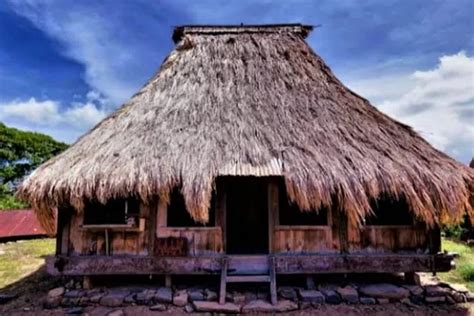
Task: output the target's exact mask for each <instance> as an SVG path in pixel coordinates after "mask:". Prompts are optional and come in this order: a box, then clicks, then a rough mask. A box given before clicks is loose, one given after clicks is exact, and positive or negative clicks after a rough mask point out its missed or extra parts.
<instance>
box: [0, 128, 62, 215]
mask: <svg viewBox="0 0 474 316" xmlns="http://www.w3.org/2000/svg"><path fill="white" fill-rule="evenodd" d="M67 147H68V145H67V144H64V143H61V142H58V141H55V140H54V139H53V138H51V137H50V136H47V135H44V134H40V133H33V132H25V131H20V130H18V129H15V128H11V127H7V126H6V125H5V124H3V123H0V209H11V208H18V207H24V206H26V205H25V204H24V203H23V202H21V201H19V200H17V199H16V198H15V197H14V191H15V189H16V187H17V185H18V184H19V183H20V182H21V181H22V180H23V179H24V178H25V176H27V175H28V174H29V173H30V172H31V171H33V170H34V169H35V168H37V167H38V166H39V165H40V164H42V163H43V162H45V161H46V160H48V159H50V158H51V157H53V156H55V155H57V154H59V153H60V152H62V151H63V150H65V149H66V148H67Z"/></svg>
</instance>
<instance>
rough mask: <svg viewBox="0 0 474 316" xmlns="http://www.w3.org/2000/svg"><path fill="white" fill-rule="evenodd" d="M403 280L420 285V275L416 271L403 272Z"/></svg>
mask: <svg viewBox="0 0 474 316" xmlns="http://www.w3.org/2000/svg"><path fill="white" fill-rule="evenodd" d="M404 277H405V282H406V283H408V284H412V285H421V279H420V275H419V274H418V273H416V272H405V273H404Z"/></svg>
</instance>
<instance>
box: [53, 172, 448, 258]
mask: <svg viewBox="0 0 474 316" xmlns="http://www.w3.org/2000/svg"><path fill="white" fill-rule="evenodd" d="M278 181H279V179H278V178H269V185H268V199H269V200H268V212H269V213H268V214H269V223H268V225H269V249H270V252H272V253H276V254H325V253H391V252H394V253H397V252H418V253H424V252H426V251H427V250H431V252H436V251H437V250H436V249H438V248H439V240H438V239H439V231H431V232H428V231H427V230H426V228H425V227H424V226H423V225H412V226H366V227H365V228H363V229H362V230H359V229H357V228H353V227H352V228H351V227H349V224H348V222H347V220H346V219H345V216H344V214H343V213H341V212H335V213H333V212H328V225H326V226H283V225H280V223H279V220H278V218H279V213H278V212H279V205H278V204H279V201H278V200H279V199H278V194H279V193H278ZM217 187H218V190H220V191H218V192H217V207H216V226H215V227H167V225H166V224H167V206H166V204H164V203H162V202H156V203H152V204H151V205H149V206H147V205H141V206H140V208H141V214H140V216H141V217H142V218H144V219H145V229H144V230H143V231H127V230H112V231H109V244H110V247H109V254H110V255H119V254H129V255H153V254H154V249H155V248H154V244H155V241H156V239H157V238H167V237H177V238H184V239H186V240H187V245H188V247H187V249H188V255H189V256H199V255H209V254H221V253H225V244H226V234H225V228H226V227H225V226H226V225H225V222H226V193H225V185H218V186H217ZM60 214H62V215H61V216H60V218H59V221H60V223H61V227H62V229H61V230H60V231H59V232H58V246H57V253H58V254H69V255H105V254H106V246H105V232H104V230H90V229H86V228H83V227H82V222H83V216H82V215H81V214H75V213H73V212H69V213H68V212H60ZM64 214H70V215H69V216H67V215H64Z"/></svg>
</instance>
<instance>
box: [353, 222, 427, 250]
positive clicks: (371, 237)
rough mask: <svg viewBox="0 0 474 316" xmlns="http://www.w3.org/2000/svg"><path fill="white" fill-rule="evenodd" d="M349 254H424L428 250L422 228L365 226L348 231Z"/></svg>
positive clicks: (425, 234) (424, 232)
mask: <svg viewBox="0 0 474 316" xmlns="http://www.w3.org/2000/svg"><path fill="white" fill-rule="evenodd" d="M348 235H349V252H352V253H357V252H366V253H371V252H381V253H388V252H394V253H397V252H417V251H418V252H424V251H426V250H427V249H428V248H429V245H428V236H427V231H426V229H425V228H424V227H422V226H366V227H365V228H364V229H362V230H361V231H359V230H355V229H352V230H349V231H348Z"/></svg>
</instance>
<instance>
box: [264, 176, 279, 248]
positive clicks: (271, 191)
mask: <svg viewBox="0 0 474 316" xmlns="http://www.w3.org/2000/svg"><path fill="white" fill-rule="evenodd" d="M267 194H268V250H269V253H273V250H274V249H273V247H274V246H273V243H274V241H273V235H274V231H275V226H276V225H278V222H279V220H278V213H279V199H278V183H277V181H276V180H275V179H270V180H269V182H268V193H267Z"/></svg>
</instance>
